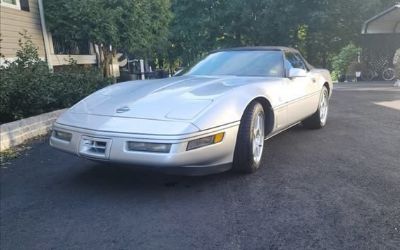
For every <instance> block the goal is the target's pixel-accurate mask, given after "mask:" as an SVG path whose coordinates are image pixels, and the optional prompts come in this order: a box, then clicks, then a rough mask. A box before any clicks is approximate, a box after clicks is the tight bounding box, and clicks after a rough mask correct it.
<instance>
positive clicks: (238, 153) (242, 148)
mask: <svg viewBox="0 0 400 250" xmlns="http://www.w3.org/2000/svg"><path fill="white" fill-rule="evenodd" d="M260 112H261V113H262V114H263V117H264V122H265V112H264V108H263V107H262V105H261V104H260V103H258V102H253V103H251V104H250V105H249V106H248V107H247V108H246V110H245V112H244V113H243V116H242V119H241V122H240V125H239V131H238V136H237V140H236V147H235V152H234V158H233V169H234V170H236V171H239V172H242V173H253V172H255V171H256V170H257V169H258V168H259V167H260V165H261V162H262V158H263V157H262V156H261V160H260V161H259V162H255V161H254V156H253V140H254V135H253V133H252V131H253V128H254V125H255V118H256V117H257V115H258V114H259V113H260Z"/></svg>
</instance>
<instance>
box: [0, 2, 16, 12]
mask: <svg viewBox="0 0 400 250" xmlns="http://www.w3.org/2000/svg"><path fill="white" fill-rule="evenodd" d="M0 1H1V5H2V6H4V7H10V8H14V9H18V10H20V9H21V3H20V0H0Z"/></svg>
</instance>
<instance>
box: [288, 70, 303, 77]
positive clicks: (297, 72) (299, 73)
mask: <svg viewBox="0 0 400 250" xmlns="http://www.w3.org/2000/svg"><path fill="white" fill-rule="evenodd" d="M306 76H307V71H305V70H304V69H297V68H291V69H290V70H289V78H296V77H306Z"/></svg>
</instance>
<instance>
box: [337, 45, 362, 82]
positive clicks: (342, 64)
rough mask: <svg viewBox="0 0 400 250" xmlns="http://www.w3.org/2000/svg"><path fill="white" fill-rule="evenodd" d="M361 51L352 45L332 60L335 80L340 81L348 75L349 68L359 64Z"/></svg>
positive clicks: (343, 49)
mask: <svg viewBox="0 0 400 250" xmlns="http://www.w3.org/2000/svg"><path fill="white" fill-rule="evenodd" d="M360 52H361V49H360V48H358V47H356V46H355V45H354V44H353V43H350V44H349V45H347V46H346V47H344V48H342V49H341V51H340V53H339V54H338V55H336V56H335V57H333V60H332V69H333V70H332V77H333V79H334V80H338V79H340V78H341V77H342V76H345V75H346V74H347V73H348V70H349V66H350V65H352V64H354V62H357V57H358V54H359V53H360Z"/></svg>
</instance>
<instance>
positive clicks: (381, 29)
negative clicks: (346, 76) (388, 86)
mask: <svg viewBox="0 0 400 250" xmlns="http://www.w3.org/2000/svg"><path fill="white" fill-rule="evenodd" d="M361 33H362V41H361V42H362V47H363V59H364V61H367V62H368V63H369V65H370V67H372V68H373V70H374V71H376V72H378V73H380V71H383V70H384V69H385V68H387V67H392V64H394V61H395V60H394V55H395V53H396V50H397V51H398V50H399V49H400V3H399V4H395V5H394V6H392V7H390V8H388V9H386V10H385V11H383V12H381V13H379V14H377V15H376V16H374V17H372V18H370V19H368V20H367V21H365V22H364V24H363V27H362V31H361Z"/></svg>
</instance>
